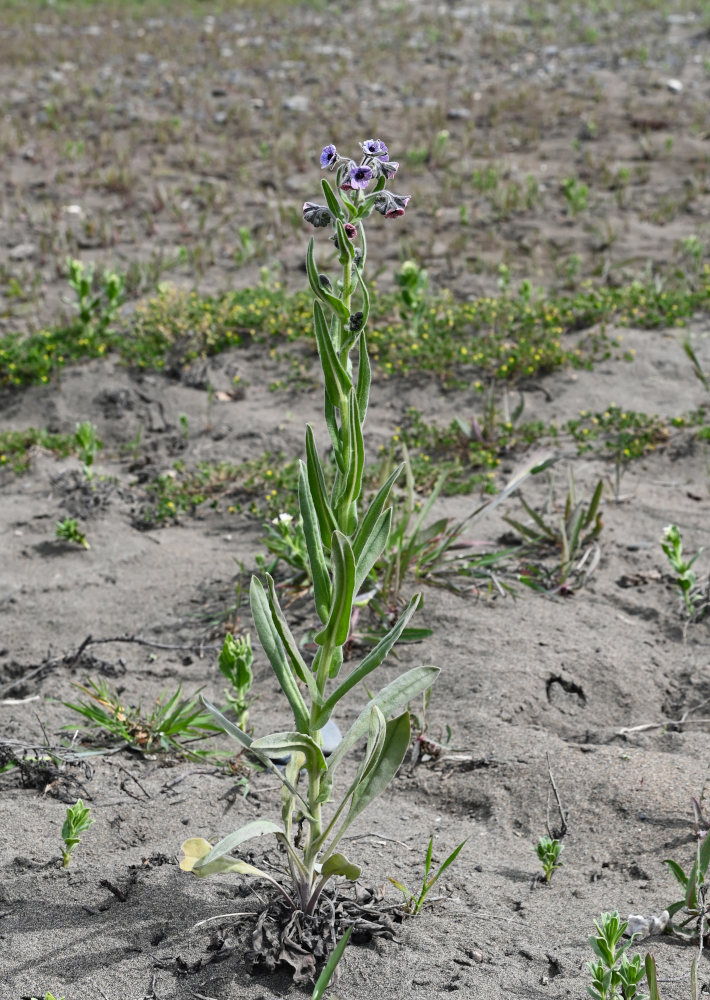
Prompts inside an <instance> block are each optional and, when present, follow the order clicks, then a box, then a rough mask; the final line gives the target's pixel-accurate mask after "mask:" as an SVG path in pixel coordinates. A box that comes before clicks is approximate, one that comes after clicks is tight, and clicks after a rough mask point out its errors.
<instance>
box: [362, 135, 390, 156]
mask: <svg viewBox="0 0 710 1000" xmlns="http://www.w3.org/2000/svg"><path fill="white" fill-rule="evenodd" d="M360 149H361V150H362V151H363V153H364V154H365V156H377V157H379V159H380V160H386V159H387V155H388V153H387V146H385V144H384V142H383V141H382V139H368V140H367V141H366V142H361V143H360Z"/></svg>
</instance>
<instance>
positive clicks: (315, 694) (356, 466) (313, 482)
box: [181, 139, 439, 916]
mask: <svg viewBox="0 0 710 1000" xmlns="http://www.w3.org/2000/svg"><path fill="white" fill-rule="evenodd" d="M360 145H361V149H362V157H361V158H360V161H359V162H355V161H354V160H351V159H350V158H348V157H343V156H341V155H340V154H339V153H338V151H337V149H336V148H335V146H333V145H328V146H326V147H325V148H324V149H323V151H322V153H321V157H320V163H321V167H323V168H324V169H327V170H329V171H332V172H334V173H335V177H336V184H335V187H334V186H333V185H331V183H330V182H329V181H328V179H324V180H323V182H322V188H323V194H324V197H325V204H324V205H320V204H315V203H312V202H306V204H305V205H304V206H303V217H304V219H305V220H306V222H308V223H310V224H311V225H312V226H314V227H315V228H317V229H318V228H327V229H329V230H331V239H332V242H333V244H334V246H335V250H336V251H337V260H338V264H339V265H340V268H341V275H340V277H339V279H338V280H337V281H335V280H331V278H330V277H329V276H328V275H327V274H325V273H321V272H319V270H318V268H317V266H316V259H315V243H314V240H313V238H311V240H310V242H309V245H308V251H307V255H306V265H307V273H308V280H309V283H310V286H311V290H312V291H313V294H314V296H315V300H314V303H313V327H314V334H315V340H316V345H317V348H318V353H319V357H320V362H321V366H322V370H323V378H324V383H325V402H324V410H325V424H326V427H327V430H328V434H329V436H330V443H331V446H332V451H333V455H334V463H335V470H334V479H333V485H332V487H331V488H330V489H328V488H327V486H326V478H327V477H326V474H325V470H324V467H323V464H322V462H321V459H320V456H319V452H318V447H317V444H316V437H315V434H314V432H313V429H312V428H311V427H310V426H307V428H306V446H305V461H302V462H301V463H300V475H299V484H298V501H299V508H300V516H301V520H302V525H303V533H304V536H305V543H306V549H307V557H308V563H309V569H310V576H311V578H312V581H313V596H314V603H315V613H316V615H317V617H318V619H319V622H320V626H319V628H318V629H317V630H316V635H315V643H316V644H317V647H318V648H317V652H316V654H315V656H314V657H313V660H312V662H310V663H308V662H306V660H305V659H304V657H303V655H302V653H301V649H300V647H299V644H298V642H297V641H296V639H295V638H294V636H293V634H292V632H291V630H290V628H289V625H288V623H287V621H286V617H285V615H284V613H283V611H282V609H281V607H280V605H279V601H278V598H277V595H276V589H275V586H274V581H273V579H272V578H271V577H270V576H269V575H268V574H266V582H265V583H264V582H262V581H261V580H260V579H258V578H257V577H253V578H252V581H251V587H250V604H251V612H252V616H253V619H254V626H255V628H256V632H257V635H258V637H259V640H260V642H261V645H262V647H263V650H264V652H265V653H266V655H267V657H268V659H269V662H270V664H271V667H272V669H273V671H274V673H275V675H276V677H277V679H278V682H279V684H280V686H281V688H282V690H283V692H284V694H285V695H286V698H287V700H288V702H289V705H290V707H291V711H292V713H293V719H294V725H293V728H292V729H290V730H288V731H284V732H278V733H272V734H271V735H269V736H262V737H260V738H258V739H252V738H251V737H250V736H249V735H247V733H245V732H244V730H243V729H240V728H239V727H238V726H235V725H234V724H233V723H232V722H230V721H229V720H228V719H227V718H225V717H224V715H222V713H221V712H219V711H218V710H217V709H216V708H215V707H214V706H212V705H210V704H209V703H208V702H205V704H206V706H207V708H208V709H209V710H210V711H211V712H212V714H213V715H214V717H215V718H216V720H217V721H218V722H219V724H220V725H221V726H222V728H223V729H224V731H225V732H227V733H229V734H230V735H231V736H233V737H234V738H235V739H236V740H237V741H238V742H239V743H240V744H241V745H242V746H243V747H245V748H246V749H248V751H249V752H250V753H251V754H252V755H253V756H254V757H256V758H257V759H258V760H259V761H261V762H262V764H263V765H264V766H265V767H267V768H268V769H269V770H270V771H272V772H273V773H274V774H275V775H277V776H278V778H279V780H280V782H281V785H282V809H281V821H280V822H278V823H276V822H272V821H270V820H256V821H254V822H251V823H248V824H247V825H246V826H243V827H242V828H241V829H239V830H236V831H235V832H234V833H230V834H229V835H228V836H226V837H225V838H224V839H223V840H221V841H220V842H219V843H218V844H216V845H215V846H214V847H212V846H211V845H210V844H209V843H208V842H207V841H206V840H204V839H203V838H199V837H195V838H191V839H190V840H187V841H186V842H185V843H184V844H183V852H184V857H183V859H182V861H181V868H183V869H184V870H186V871H191V872H193V874H195V875H198V876H207V875H212V874H215V873H218V872H237V873H239V874H243V875H252V876H257V877H260V878H263V879H267V880H268V881H270V882H272V883H273V884H274V885H275V886H276V887H277V888H278V890H279V892H280V893H281V894H282V896H283V898H284V899H285V900H286V902H287V905H288V908H289V909H290V911H292V912H293V911H302V912H303V913H304V914H305V915H306V916H311V915H313V914H314V913H315V912H316V907H317V905H318V901H319V898H320V897H321V894H322V892H323V889H324V887H325V886H326V884H327V883H328V882H329V881H330V880H331V879H332V878H334V877H336V876H342V877H344V878H346V879H349V880H351V881H354V880H355V879H357V877H358V876H359V874H360V868H359V867H358V865H357V864H355V863H353V862H352V861H350V860H349V858H347V857H346V856H345V855H344V854H342V853H341V852H340V851H338V849H337V848H338V847H339V844H340V841H341V840H342V838H343V835H344V834H345V832H346V830H347V829H348V827H349V826H350V825H351V824H352V823H353V821H354V820H355V819H356V818H357V817H358V816H359V815H360V814H361V813H362V812H363V810H364V809H365V808H367V806H369V805H370V803H371V802H372V801H373V800H374V799H376V798H377V796H379V795H380V794H381V793H382V792H383V791H384V790H385V788H386V787H387V785H388V784H389V782H390V781H391V780H392V778H393V777H394V775H395V774H396V772H397V770H398V768H399V766H400V764H401V763H402V760H403V758H404V756H405V754H406V752H407V749H408V746H409V741H410V723H409V712H408V711H407V709H406V706H407V704H408V703H409V702H410V701H411V700H412V699H413V698H415V697H416V696H417V695H419V694H421V693H422V692H423V691H425V690H427V689H428V688H430V687H431V685H432V683H433V682H434V680H435V678H436V675H437V674H438V672H439V671H438V668H437V667H433V666H422V667H416V668H413V669H410V670H408V671H406V672H405V673H403V674H401V675H400V676H399V677H397V678H396V679H395V680H393V681H391V682H390V683H389V684H387V685H386V686H385V687H384V688H382V689H381V690H380V691H379V692H378V693H377V694H376V695H374V697H372V698H370V700H369V701H368V702H367V704H366V705H365V706H364V708H363V709H362V711H361V712H360V714H359V716H358V717H357V719H356V721H355V722H354V723H353V725H352V726H351V727H350V729H349V731H348V732H347V733H346V734H345V736H343V737H342V739H341V740H340V742H339V743H338V744H337V746H336V747H335V748H334V749H333V752H332V753H331V754H330V755H329V756H326V754H325V753H324V746H323V735H322V731H323V729H324V727H325V726H326V724H327V723H328V722H329V720H330V719H331V716H332V714H333V712H334V711H335V710H336V709H337V707H338V705H339V703H340V702H341V700H342V699H343V698H344V697H345V696H346V695H347V694H348V693H349V692H350V691H351V690H352V689H353V688H354V687H356V685H358V684H360V683H361V682H362V681H364V680H365V678H366V677H368V675H369V674H370V673H372V671H374V670H375V669H376V668H377V667H378V666H380V664H381V663H382V661H383V660H384V659H385V657H386V656H387V654H388V653H389V652H390V650H391V649H392V647H393V646H394V644H395V642H396V641H397V639H398V638H399V637H400V636H401V634H402V632H403V631H404V629H405V628H406V626H407V624H408V622H409V620H410V619H411V617H412V615H413V614H414V612H415V610H416V609H417V607H418V605H419V603H420V595H416V596H415V597H414V598H413V599H412V600H411V602H410V603H409V606H408V607H407V608H406V610H405V611H404V613H403V614H402V616H401V617H400V618H399V620H398V621H397V622H396V623H395V624H394V626H393V627H392V628H391V629H390V630H389V631H388V632H387V634H386V635H385V636H384V637H383V638H382V639H381V640H380V641H379V642H378V644H377V645H376V646H375V647H374V648H373V649H372V650H370V651H369V652H368V653H367V655H366V656H365V657H364V659H363V660H362V661H361V662H360V663H358V664H357V666H355V667H352V668H349V669H348V670H347V673H346V675H345V676H344V677H341V671H342V668H343V645H344V643H345V642H346V640H347V638H348V634H349V631H350V623H351V618H352V614H353V607H354V604H355V602H356V600H357V596H358V592H359V590H360V587H361V586H362V584H363V583H364V581H365V580H366V579H367V576H368V574H369V573H370V571H371V570H372V568H373V566H374V565H375V563H376V561H377V560H378V559H379V557H380V556H381V554H382V552H383V551H384V550H385V546H386V545H387V540H388V537H389V534H390V529H391V525H392V508H391V506H390V505H389V494H390V490H391V489H392V486H393V484H394V482H395V480H396V479H397V476H398V474H399V472H400V471H401V467H400V469H396V470H395V471H394V472H392V474H391V475H390V476H389V478H388V479H387V481H386V482H385V483H384V485H383V486H382V487H381V489H380V490H379V491H378V492H377V494H376V495H375V496H374V498H373V499H372V500H371V501H370V503H369V506H368V507H367V510H366V512H365V513H364V515H363V516H362V517H361V516H360V512H359V504H360V502H361V499H362V491H363V484H362V477H363V469H364V463H365V451H364V443H363V426H364V422H365V417H366V414H367V408H368V400H369V393H370V377H371V370H370V361H369V357H368V349H367V340H366V326H367V321H368V314H369V305H370V302H369V295H368V291H367V286H366V284H365V278H364V270H365V262H366V255H367V247H366V241H365V231H364V226H363V223H364V221H365V220H366V219H367V218H368V217H369V216H370V215H371V213H372V212H373V211H375V212H379V213H380V214H381V215H384V216H385V217H386V218H396V217H398V216H401V215H403V214H404V211H405V209H406V207H407V203H408V202H409V196H406V195H397V194H393V193H391V192H390V191H388V190H387V182H388V180H390V178H391V177H393V176H394V174H395V173H396V171H397V167H398V164H397V163H393V162H391V161H390V160H389V156H388V150H387V146H386V145H385V143H384V142H382V140H380V139H369V140H367V141H366V142H363V143H361V144H360ZM351 354H352V355H355V356H354V357H351ZM362 741H366V746H365V752H364V755H363V757H362V759H361V761H360V764H359V766H358V768H357V772H356V774H355V776H354V778H352V780H351V781H350V784H349V786H348V787H347V789H346V791H345V794H344V795H343V796H342V798H341V799H340V802H339V803H338V804H337V806H335V807H334V808H332V809H331V810H329V813H330V814H329V816H328V817H327V818H326V817H325V816H324V807H326V805H327V804H328V803H329V802H330V801H331V796H332V793H333V788H334V779H335V776H336V772H337V770H338V768H339V766H340V765H341V764H342V762H343V760H344V759H345V757H346V755H347V754H348V752H349V751H351V750H352V749H353V748H354V747H355V746H356V745H357V744H359V743H361V742H362ZM284 759H285V760H287V763H286V766H285V767H283V766H281V767H280V766H279V762H283V761H284ZM304 824H305V831H306V833H305V837H304V838H303V842H302V841H301V836H300V831H301V827H302V826H303V825H304ZM264 834H274V835H275V836H276V838H277V840H278V841H279V843H280V844H281V845H282V847H283V849H284V851H285V857H286V860H287V863H288V869H289V873H290V880H287V882H286V884H285V885H284V884H281V883H280V882H279V881H278V880H277V879H274V878H272V876H271V875H269V874H267V873H266V872H264V871H261V870H259V869H258V868H256V867H254V866H253V865H252V864H250V863H247V862H246V861H243V860H241V859H240V858H239V857H238V856H237V855H236V852H237V850H238V848H240V847H241V845H242V844H243V843H245V842H246V841H247V840H250V839H251V838H254V837H259V836H262V835H264ZM289 881H290V884H289Z"/></svg>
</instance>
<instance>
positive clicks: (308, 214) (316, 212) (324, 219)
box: [303, 201, 333, 229]
mask: <svg viewBox="0 0 710 1000" xmlns="http://www.w3.org/2000/svg"><path fill="white" fill-rule="evenodd" d="M303 218H304V219H305V221H306V222H309V223H310V224H311V225H312V226H313V227H314V228H315V229H321V228H323V227H324V226H329V225H330V224H331V222H332V221H333V216H332V215H331V214H330V210H329V209H328V208H326V207H325V205H316V204H315V203H314V202H312V201H307V202H305V203H304V205H303Z"/></svg>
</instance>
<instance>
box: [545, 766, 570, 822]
mask: <svg viewBox="0 0 710 1000" xmlns="http://www.w3.org/2000/svg"><path fill="white" fill-rule="evenodd" d="M545 756H546V757H547V776H548V778H549V779H550V788H548V790H547V813H546V817H545V823H546V825H547V835H548V837H553V839H554V835H553V833H552V828H551V827H550V789H551V790H552V791H553V792H554V793H555V801H556V802H557V809H558V810H559V813H560V819H561V820H562V826H561V828H560V834H559V838H558V839H561V838H562V837H564V835H565V834H566V833H567V814H566V813H565V811H564V809H563V807H562V801H561V799H560V793H559V792H558V791H557V785H556V784H555V779H554V778H553V776H552V765H551V764H550V755H549V753H546V754H545Z"/></svg>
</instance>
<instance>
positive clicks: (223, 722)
mask: <svg viewBox="0 0 710 1000" xmlns="http://www.w3.org/2000/svg"><path fill="white" fill-rule="evenodd" d="M200 698H201V699H202V703H203V705H204V706H205V708H206V709H207V710H208V711H209V712H211V713H212V715H213V716H214V717H215V719H216V720H217V722H218V723H219V725H220V728H221V729H222V730H223V731H224V732H225V733H227V735H228V736H232V737H233V738H234V739H235V740H236V741H237V742H238V743H240V744H241V745H242V746H243V747H244V749H245V750H248V751H249V752H250V753H253V754H254V756H255V757H256V759H257V760H258V761H259V762H260V763H261V764H263V766H264V767H265V768H266V769H267V771H271V772H272V774H275V775H276V777H277V778H278V779H279V781H280V782H281V783H282V784H283V785H285V786H286V788H288V790H289V792H290V793H291V795H293V797H294V798H295V799H297V800H298V802H299V803H300V805H299V808H300V810H301V812H302V813H303V815H304V816H305V817H306V819H309V820H310V819H313V817H312V815H311V812H310V809H309V808H308V803H307V802H306V800H305V799H304V798H303V796H302V795H301V794H300V792H299V791H298V789H297V788H296V787H295V785H293V784H292V783H291V782H290V781H289V780H288V778H286V776H285V775H284V774H283V773H282V772H281V771H280V770H279V769H278V767H276V765H275V764H273V763H272V762H271V760H269V758H268V757H267V756H266V754H263V753H260V752H259V751H258V750H253V749H252V746H253V743H254V741H253V740H252V738H251V736H248V735H247V734H246V733H245V732H242V730H241V729H240V728H239V727H238V726H235V725H234V723H233V722H230V721H229V719H228V718H226V716H224V715H222V713H221V712H220V710H219V709H218V708H215V706H214V705H213V704H212V703H211V702H209V701H208V700H207V699H206V698H205V696H204V695H200Z"/></svg>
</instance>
